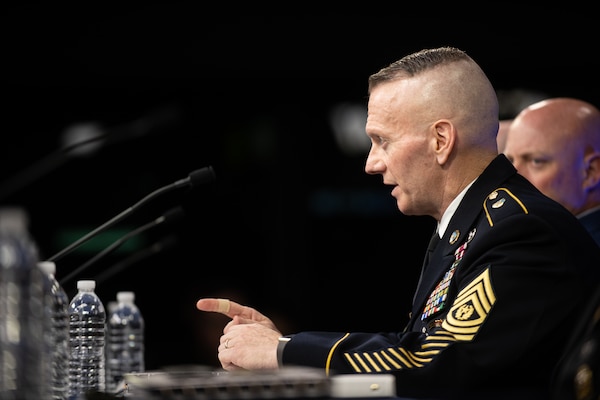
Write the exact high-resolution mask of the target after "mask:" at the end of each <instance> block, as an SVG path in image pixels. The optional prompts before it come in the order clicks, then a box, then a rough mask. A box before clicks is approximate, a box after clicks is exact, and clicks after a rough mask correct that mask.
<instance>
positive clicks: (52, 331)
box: [38, 261, 69, 400]
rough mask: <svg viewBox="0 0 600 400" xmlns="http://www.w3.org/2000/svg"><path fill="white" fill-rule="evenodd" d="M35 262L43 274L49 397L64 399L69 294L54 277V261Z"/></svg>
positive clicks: (66, 378) (67, 355)
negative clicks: (50, 393)
mask: <svg viewBox="0 0 600 400" xmlns="http://www.w3.org/2000/svg"><path fill="white" fill-rule="evenodd" d="M38 266H39V267H40V268H41V270H42V272H44V274H45V276H46V282H45V288H44V290H45V295H46V310H47V311H46V313H45V314H46V322H47V326H46V329H45V332H46V335H47V338H46V340H47V343H46V344H47V346H48V348H49V354H50V368H51V369H50V377H49V380H50V382H51V387H52V399H54V400H66V399H67V394H68V390H69V373H68V372H69V370H68V369H69V297H68V296H67V293H66V292H65V290H64V289H63V287H62V286H61V285H60V283H59V282H58V281H57V280H56V276H55V273H56V264H55V263H54V262H52V261H40V262H39V263H38Z"/></svg>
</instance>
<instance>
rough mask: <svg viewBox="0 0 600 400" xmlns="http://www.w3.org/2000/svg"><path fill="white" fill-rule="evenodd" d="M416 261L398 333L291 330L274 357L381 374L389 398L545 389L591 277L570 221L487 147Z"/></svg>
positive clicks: (598, 275)
mask: <svg viewBox="0 0 600 400" xmlns="http://www.w3.org/2000/svg"><path fill="white" fill-rule="evenodd" d="M401 268H406V266H401ZM424 268H425V270H424V272H423V274H422V279H421V282H420V284H419V287H418V288H417V291H416V293H415V298H414V303H413V306H412V311H411V318H410V321H409V323H408V325H407V326H406V327H405V329H404V330H403V331H401V332H394V333H383V332H381V333H372V332H371V333H369V332H355V333H349V332H301V333H297V334H295V335H292V336H291V340H289V341H288V342H286V344H285V347H284V348H283V350H282V353H281V362H282V364H283V365H304V366H310V367H320V368H324V369H325V370H326V371H327V373H328V374H331V375H333V374H340V373H387V374H393V375H394V376H395V377H396V384H397V394H398V395H399V396H409V397H425V398H471V397H472V398H492V397H493V396H494V395H496V394H497V395H498V396H497V397H498V398H502V397H506V396H509V397H507V398H510V399H516V398H527V399H535V398H540V399H542V398H546V399H547V398H549V397H550V396H549V391H550V387H551V383H552V382H551V379H552V376H553V371H554V370H555V367H556V365H557V363H558V361H559V359H560V357H561V354H562V352H563V351H564V349H565V347H566V343H567V340H568V337H569V333H570V331H571V329H572V328H573V326H574V325H575V324H576V323H577V320H578V317H579V314H580V313H581V312H582V311H583V310H584V309H585V307H586V303H587V302H588V301H589V298H590V297H591V293H592V292H593V288H594V287H596V285H597V283H598V282H599V281H600V248H599V247H598V246H597V245H596V244H595V243H594V241H593V240H592V238H591V236H590V235H589V234H588V233H587V232H586V231H585V229H584V228H583V227H582V225H581V224H580V223H579V222H578V221H577V219H576V218H575V217H574V216H573V215H572V214H571V213H570V212H568V211H567V210H566V209H565V208H563V207H562V206H560V205H559V204H558V203H556V202H554V201H552V200H550V199H549V198H547V197H546V196H544V195H542V194H541V193H540V192H539V191H538V190H537V189H536V188H535V187H534V186H533V185H532V184H531V183H529V182H528V181H527V180H526V179H524V178H523V177H522V176H521V175H518V174H517V173H516V170H515V168H514V167H513V166H512V164H511V163H510V161H508V160H507V159H506V157H505V156H504V155H499V156H498V157H497V158H496V159H495V160H493V161H492V162H491V163H490V165H489V166H488V167H487V168H486V169H485V171H484V172H483V173H482V174H481V176H479V177H478V179H477V180H476V181H475V182H474V183H473V185H472V186H471V187H470V188H469V190H468V191H467V193H466V195H465V196H464V198H463V200H462V201H461V203H460V205H459V206H458V209H457V210H456V212H455V214H454V215H453V216H452V218H451V220H450V222H449V225H448V227H447V229H446V231H445V233H444V235H443V237H442V238H441V241H440V242H439V244H438V245H437V246H436V248H435V250H434V251H433V253H432V254H431V257H430V260H429V263H428V264H427V265H425V266H424ZM397 274H398V272H397V271H390V272H388V273H385V274H383V275H376V274H373V275H372V276H365V277H363V278H362V279H364V280H368V279H371V280H372V282H373V284H376V283H377V280H378V279H390V276H397ZM365 301H366V302H370V303H372V304H373V305H376V304H378V303H379V301H378V299H377V298H374V299H370V300H369V299H365ZM382 306H386V305H382ZM387 306H389V307H390V311H393V306H392V305H387ZM481 396H483V397H481Z"/></svg>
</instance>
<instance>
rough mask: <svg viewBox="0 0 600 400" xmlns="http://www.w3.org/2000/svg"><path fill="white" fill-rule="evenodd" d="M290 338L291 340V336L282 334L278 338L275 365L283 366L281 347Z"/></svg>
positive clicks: (282, 347)
mask: <svg viewBox="0 0 600 400" xmlns="http://www.w3.org/2000/svg"><path fill="white" fill-rule="evenodd" d="M290 340H292V338H291V337H289V336H282V337H280V338H279V343H277V365H279V367H283V349H284V347H285V345H286V344H287V343H288V342H289V341H290Z"/></svg>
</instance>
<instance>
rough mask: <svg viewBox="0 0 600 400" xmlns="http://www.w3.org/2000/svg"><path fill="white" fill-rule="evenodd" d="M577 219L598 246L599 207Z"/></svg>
mask: <svg viewBox="0 0 600 400" xmlns="http://www.w3.org/2000/svg"><path fill="white" fill-rule="evenodd" d="M579 221H580V222H581V223H582V224H583V226H584V227H585V229H587V230H588V232H589V233H590V235H592V237H593V238H594V240H595V241H596V243H598V245H599V246H600V208H599V209H597V210H595V211H592V212H590V213H589V214H585V215H584V216H582V217H580V218H579Z"/></svg>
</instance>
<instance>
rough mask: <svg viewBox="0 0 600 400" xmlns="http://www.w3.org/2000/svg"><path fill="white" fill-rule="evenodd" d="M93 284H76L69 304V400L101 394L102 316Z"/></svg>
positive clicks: (104, 324)
mask: <svg viewBox="0 0 600 400" xmlns="http://www.w3.org/2000/svg"><path fill="white" fill-rule="evenodd" d="M95 289H96V281H94V280H80V281H78V282H77V290H78V293H77V294H76V295H75V296H74V297H73V299H72V300H71V303H70V304H69V397H68V398H69V399H71V400H74V399H79V398H82V396H86V395H88V394H94V393H102V392H104V390H105V381H104V380H105V376H104V362H105V360H104V350H105V338H106V312H105V310H104V305H103V304H102V301H101V300H100V298H99V297H98V295H97V294H96V292H95Z"/></svg>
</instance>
